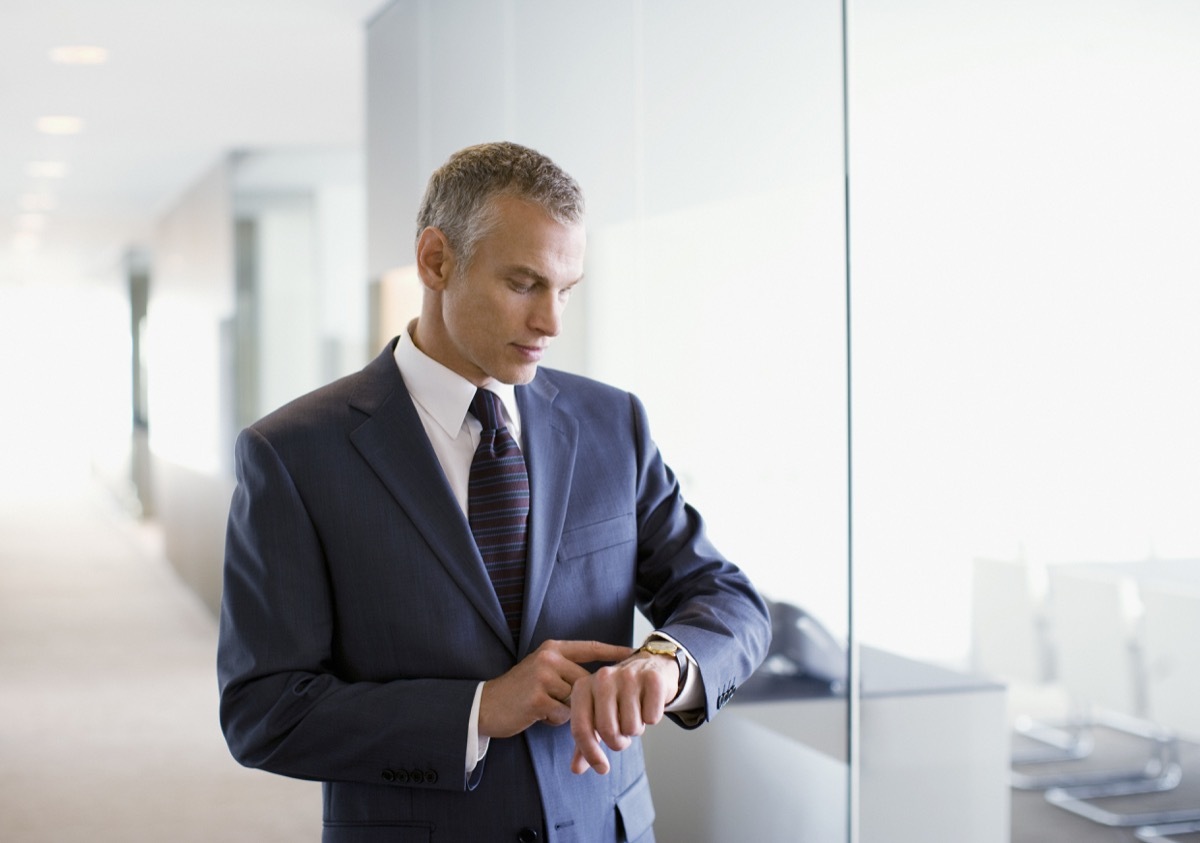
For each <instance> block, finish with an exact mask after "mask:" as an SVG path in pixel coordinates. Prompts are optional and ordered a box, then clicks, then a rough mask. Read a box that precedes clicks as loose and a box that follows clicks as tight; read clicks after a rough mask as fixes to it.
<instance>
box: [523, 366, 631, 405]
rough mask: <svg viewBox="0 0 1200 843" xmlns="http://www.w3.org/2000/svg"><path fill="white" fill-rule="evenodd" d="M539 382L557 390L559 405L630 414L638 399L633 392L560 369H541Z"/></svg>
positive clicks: (556, 398) (556, 399)
mask: <svg viewBox="0 0 1200 843" xmlns="http://www.w3.org/2000/svg"><path fill="white" fill-rule="evenodd" d="M538 379H539V380H542V381H543V382H544V384H545V385H548V386H550V387H551V388H553V389H554V390H556V391H557V395H556V396H555V401H556V402H562V403H563V404H564V405H565V406H568V407H574V408H577V409H582V410H591V411H603V412H609V413H626V412H628V411H629V408H630V407H631V406H634V405H637V404H639V403H640V402H638V399H637V397H636V396H635V395H633V393H631V392H628V391H626V390H624V389H621V388H620V387H616V386H612V385H611V384H607V383H604V382H603V381H598V380H595V379H594V378H589V377H585V376H583V375H576V374H572V373H570V372H564V371H562V370H560V369H546V368H544V367H543V368H541V369H539V370H538Z"/></svg>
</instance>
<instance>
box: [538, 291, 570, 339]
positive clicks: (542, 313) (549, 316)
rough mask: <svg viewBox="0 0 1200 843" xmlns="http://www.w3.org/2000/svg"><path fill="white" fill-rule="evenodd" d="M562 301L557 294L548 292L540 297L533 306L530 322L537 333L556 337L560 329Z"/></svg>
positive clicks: (563, 305) (563, 304)
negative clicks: (535, 305)
mask: <svg viewBox="0 0 1200 843" xmlns="http://www.w3.org/2000/svg"><path fill="white" fill-rule="evenodd" d="M564 307H566V305H565V303H564V302H561V301H559V298H558V296H557V295H555V294H553V293H549V294H547V295H545V296H543V297H542V299H541V300H540V301H539V302H538V304H537V307H535V308H534V311H533V318H532V323H533V327H534V328H535V329H536V330H537V332H538V333H540V334H542V335H543V336H547V337H557V336H558V333H559V331H561V330H562V314H563V308H564Z"/></svg>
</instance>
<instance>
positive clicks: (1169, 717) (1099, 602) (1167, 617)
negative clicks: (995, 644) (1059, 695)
mask: <svg viewBox="0 0 1200 843" xmlns="http://www.w3.org/2000/svg"><path fill="white" fill-rule="evenodd" d="M1133 570H1135V569H1134V568H1133V567H1132V566H1112V567H1111V568H1110V569H1108V570H1104V569H1103V567H1102V566H1098V567H1096V568H1090V569H1089V568H1086V567H1085V568H1078V567H1076V568H1063V569H1061V570H1057V571H1055V572H1054V573H1053V574H1052V577H1053V582H1052V591H1053V595H1054V598H1053V599H1054V600H1055V603H1056V607H1057V609H1056V612H1057V613H1061V616H1060V617H1056V629H1057V628H1058V624H1060V623H1061V624H1065V625H1066V626H1065V627H1064V628H1063V629H1062V633H1063V634H1062V636H1061V637H1060V641H1061V643H1062V646H1063V649H1062V650H1060V652H1061V654H1062V660H1063V661H1062V665H1061V667H1062V670H1063V675H1064V681H1065V682H1068V683H1074V685H1075V687H1077V688H1080V689H1082V691H1083V692H1084V693H1088V694H1090V695H1091V698H1092V699H1096V700H1098V701H1100V702H1101V703H1102V704H1107V705H1108V706H1109V711H1110V712H1112V711H1113V710H1114V709H1115V712H1116V713H1115V714H1112V713H1110V715H1109V718H1110V722H1111V718H1112V717H1114V716H1115V717H1117V718H1118V719H1117V721H1116V724H1117V727H1118V728H1123V729H1124V730H1125V731H1128V732H1130V733H1132V734H1140V735H1141V736H1143V737H1145V738H1147V739H1149V740H1150V741H1152V744H1153V750H1154V751H1153V753H1152V755H1151V757H1150V758H1149V759H1148V760H1147V761H1146V763H1145V765H1144V767H1143V768H1142V769H1141V770H1140V771H1129V772H1127V774H1125V775H1112V776H1108V777H1105V776H1102V775H1096V776H1092V777H1089V779H1087V780H1083V779H1082V778H1081V779H1080V780H1078V781H1075V782H1070V783H1066V784H1063V785H1059V786H1056V787H1053V788H1050V789H1048V790H1047V791H1046V795H1045V798H1046V801H1047V802H1049V803H1050V804H1052V805H1056V806H1058V807H1060V808H1063V809H1064V810H1067V811H1071V812H1072V813H1075V814H1078V815H1080V816H1083V817H1086V818H1088V819H1090V820H1092V821H1094V822H1097V823H1100V824H1102V825H1106V826H1152V825H1161V824H1176V823H1180V822H1184V821H1190V820H1192V819H1200V811H1196V810H1188V811H1155V810H1145V811H1135V812H1121V811H1115V810H1111V809H1109V808H1106V807H1103V806H1101V805H1099V804H1097V803H1096V802H1095V801H1093V800H1097V799H1103V798H1107V797H1114V796H1134V795H1142V794H1153V793H1161V792H1164V791H1168V790H1172V789H1174V788H1175V787H1177V786H1178V784H1179V782H1180V780H1181V778H1182V767H1181V765H1180V763H1179V743H1178V738H1177V735H1176V730H1175V729H1172V728H1168V726H1169V725H1172V722H1173V721H1174V722H1176V723H1185V724H1190V726H1191V728H1196V729H1197V730H1198V731H1200V723H1198V722H1197V720H1196V715H1195V714H1194V713H1192V712H1191V711H1189V710H1188V705H1187V703H1188V701H1194V700H1195V699H1196V697H1195V694H1194V693H1193V694H1192V695H1191V696H1190V697H1188V696H1181V694H1180V691H1179V689H1178V688H1175V687H1172V683H1174V684H1175V685H1179V684H1180V683H1184V684H1187V683H1195V682H1196V681H1198V680H1197V678H1196V675H1195V674H1194V673H1192V674H1189V675H1187V676H1186V677H1178V676H1176V677H1175V678H1174V679H1172V680H1169V681H1168V680H1167V679H1164V678H1163V677H1162V675H1161V669H1160V668H1156V669H1157V670H1158V671H1159V677H1158V679H1156V680H1155V681H1153V682H1152V681H1151V680H1150V676H1151V674H1150V673H1149V672H1148V671H1147V669H1146V666H1147V665H1148V664H1151V663H1156V664H1158V665H1162V664H1164V663H1165V662H1167V661H1169V662H1170V663H1172V664H1178V663H1180V661H1181V660H1182V658H1183V657H1182V655H1181V654H1180V650H1181V649H1186V648H1187V647H1188V645H1191V646H1192V647H1193V648H1194V646H1195V641H1196V640H1197V639H1196V636H1197V635H1200V614H1197V613H1196V612H1197V608H1196V607H1197V606H1200V604H1189V606H1190V608H1188V607H1185V608H1183V609H1180V608H1177V607H1175V604H1174V602H1172V601H1174V600H1175V599H1176V597H1177V596H1178V595H1174V594H1172V595H1167V594H1158V593H1156V591H1155V589H1153V588H1151V587H1148V586H1143V587H1141V588H1138V586H1137V584H1136V582H1135V580H1134V579H1133V577H1132V576H1129V573H1130V572H1132V571H1133ZM1131 589H1132V590H1133V591H1134V592H1136V593H1137V594H1138V595H1139V596H1140V599H1141V603H1140V605H1141V606H1142V607H1143V614H1142V615H1141V617H1140V620H1139V622H1138V625H1137V626H1135V627H1134V630H1135V634H1134V635H1133V637H1132V638H1131V639H1129V640H1128V641H1124V640H1122V636H1123V635H1124V633H1122V634H1121V636H1118V635H1117V634H1116V633H1115V630H1117V629H1119V628H1120V625H1119V623H1117V620H1118V618H1117V617H1116V616H1117V615H1119V614H1123V611H1124V605H1123V604H1124V603H1125V602H1126V601H1125V599H1124V598H1125V596H1126V595H1127V593H1128V592H1129V590H1131ZM1186 612H1191V613H1192V614H1190V615H1188V614H1186ZM1192 629H1194V630H1195V632H1190V631H1189V630H1192ZM1117 647H1125V648H1127V650H1128V652H1129V654H1130V663H1131V664H1132V665H1133V666H1134V676H1135V681H1134V682H1133V683H1132V684H1131V686H1130V687H1127V688H1126V689H1125V691H1124V692H1121V691H1120V689H1119V688H1117V687H1116V683H1115V682H1112V681H1110V680H1112V679H1113V678H1115V677H1112V676H1107V677H1106V673H1108V672H1109V671H1106V667H1107V666H1108V665H1109V664H1111V663H1112V660H1113V659H1114V657H1115V656H1116V652H1115V651H1114V648H1117ZM1151 659H1153V660H1155V661H1154V662H1151ZM1187 659H1188V660H1189V661H1191V660H1194V659H1195V656H1194V655H1192V654H1190V653H1189V654H1188V656H1187ZM1172 660H1173V661H1172ZM1106 685H1107V687H1106ZM1164 690H1166V691H1167V693H1166V694H1164V693H1163V691H1164ZM1193 690H1194V688H1193ZM1152 701H1153V702H1152ZM1192 704H1193V705H1194V702H1193V703H1192ZM1184 711H1187V717H1186V718H1184V717H1181V715H1182V713H1183V712H1184ZM1130 715H1132V716H1130ZM1176 718H1178V719H1176ZM1174 833H1178V830H1176V831H1175V832H1174ZM1152 839H1154V838H1152ZM1158 839H1163V838H1161V837H1160V838H1158ZM1168 839H1169V838H1168Z"/></svg>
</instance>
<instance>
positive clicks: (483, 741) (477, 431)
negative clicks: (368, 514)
mask: <svg viewBox="0 0 1200 843" xmlns="http://www.w3.org/2000/svg"><path fill="white" fill-rule="evenodd" d="M414 324H415V322H413V323H410V324H409V326H408V328H407V329H406V330H404V331H403V332H401V334H400V341H399V342H398V343H396V351H395V358H396V366H397V367H398V368H399V369H400V375H401V376H402V377H403V378H404V385H405V386H406V387H408V394H409V395H410V396H411V397H412V401H413V405H414V406H415V407H416V410H417V415H418V416H419V417H420V419H421V424H422V425H424V427H425V433H426V435H427V436H428V437H429V444H430V445H432V446H433V452H434V454H435V455H436V456H437V459H438V462H439V463H440V464H441V466H442V473H443V474H445V475H446V480H447V481H448V482H449V484H450V490H451V491H452V492H453V493H454V497H455V499H456V500H457V501H458V505H459V506H460V507H461V508H462V511H463V513H464V514H465V513H466V512H467V487H468V481H469V479H470V475H471V462H472V460H474V458H475V449H476V448H478V447H479V439H480V436H481V434H482V432H483V425H482V424H480V422H479V420H478V419H476V418H475V417H474V416H473V415H471V413H470V412H469V410H470V406H471V401H472V399H473V398H474V397H475V389H476V387H475V385H474V384H473V383H471V382H470V381H468V380H467V379H466V378H464V377H462V376H461V375H459V374H458V373H457V372H454V371H453V370H451V369H448V368H446V367H445V366H443V365H442V364H441V363H439V362H437V361H436V360H434V359H433V358H432V357H429V356H428V355H426V354H425V353H424V352H423V351H421V350H420V349H419V348H417V346H416V345H415V344H414V343H413V341H412V337H411V336H410V335H409V331H411V330H412V326H413V325H414ZM486 389H487V390H488V391H489V392H493V393H495V394H496V395H497V396H498V397H499V398H500V403H501V405H502V408H503V413H504V420H505V422H506V423H507V425H508V430H509V432H510V433H511V434H512V436H513V439H514V440H516V442H517V446H518V447H521V448H522V449H523V448H524V446H523V443H522V441H521V413H520V410H518V409H517V397H516V391H515V390H514V389H513V386H512V385H511V384H506V383H501V382H499V381H495V380H493V381H492V382H490V383H488V384H487V385H486ZM657 635H658V636H659V637H662V638H667V639H670V636H667V635H663V634H662V633H657ZM676 643H677V642H676ZM684 655H685V656H686V657H687V659H688V672H687V674H688V675H687V680H686V682H685V683H684V687H683V689H682V690H681V691H680V692H679V694H678V695H677V696H676V698H675V700H674V701H673V702H672V704H671V705H670V706H668V709H667V710H668V711H690V710H692V709H696V708H702V707H703V706H704V698H703V693H704V691H703V686H702V684H701V683H700V681H699V668H698V667H697V665H696V663H695V661H694V660H693V659H692V657H691V654H689V653H687V651H686V650H685V651H684ZM483 684H484V683H483V682H480V683H479V685H478V686H476V688H475V701H474V703H473V705H472V706H471V719H470V722H469V723H468V724H467V754H466V770H467V772H468V773H470V772H471V771H472V770H474V769H475V766H476V765H477V764H478V763H479V761H480V760H481V759H482V758H483V756H484V755H485V754H486V753H487V748H488V738H487V737H486V736H482V737H481V736H480V734H479V702H480V699H481V697H482V695H483Z"/></svg>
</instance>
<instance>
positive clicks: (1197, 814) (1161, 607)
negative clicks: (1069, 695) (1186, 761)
mask: <svg viewBox="0 0 1200 843" xmlns="http://www.w3.org/2000/svg"><path fill="white" fill-rule="evenodd" d="M1141 595H1142V604H1143V606H1144V607H1145V616H1144V618H1143V624H1142V640H1143V647H1144V648H1145V653H1146V666H1147V696H1148V698H1149V703H1150V713H1151V715H1152V716H1153V717H1154V719H1155V720H1156V721H1158V722H1159V723H1162V724H1163V725H1164V726H1166V727H1168V728H1170V729H1172V730H1173V731H1175V732H1176V733H1178V734H1179V735H1180V736H1181V737H1186V738H1192V739H1195V738H1198V737H1200V704H1198V703H1197V701H1198V700H1200V648H1198V647H1197V645H1196V642H1197V640H1200V638H1198V636H1200V585H1198V584H1196V583H1185V582H1181V581H1179V580H1175V581H1166V580H1157V581H1148V582H1145V583H1143V584H1142V587H1141ZM1142 819H1145V820H1146V822H1145V824H1143V825H1142V827H1141V828H1139V829H1137V831H1136V834H1137V838H1138V839H1139V840H1143V841H1146V843H1161V842H1162V841H1176V840H1178V835H1181V834H1196V833H1200V805H1197V806H1196V808H1194V809H1192V810H1190V811H1188V810H1180V811H1172V812H1170V813H1169V814H1167V813H1165V812H1160V813H1158V814H1153V815H1151V814H1149V813H1148V814H1147V815H1146V816H1144V817H1142ZM1180 843H1182V841H1180Z"/></svg>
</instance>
